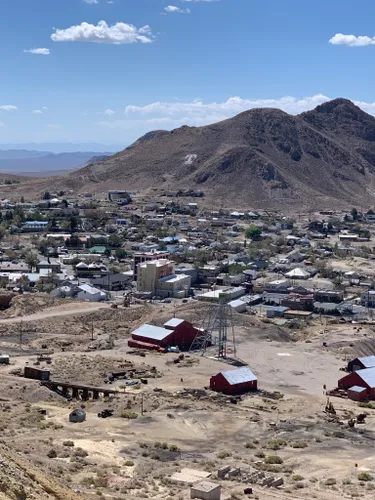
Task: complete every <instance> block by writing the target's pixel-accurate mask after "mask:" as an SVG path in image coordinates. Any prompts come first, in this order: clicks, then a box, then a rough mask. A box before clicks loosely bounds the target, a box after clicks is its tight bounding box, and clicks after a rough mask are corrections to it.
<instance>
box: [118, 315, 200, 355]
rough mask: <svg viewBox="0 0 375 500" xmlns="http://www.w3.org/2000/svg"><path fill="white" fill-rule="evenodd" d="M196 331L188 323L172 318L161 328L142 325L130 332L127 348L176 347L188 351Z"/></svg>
mask: <svg viewBox="0 0 375 500" xmlns="http://www.w3.org/2000/svg"><path fill="white" fill-rule="evenodd" d="M198 331H199V330H198V329H197V328H195V327H194V326H193V325H192V324H191V323H189V321H185V320H184V319H179V318H172V319H170V320H169V321H167V322H166V323H165V324H164V326H163V327H160V326H154V325H148V324H144V325H142V326H140V327H139V328H138V329H137V330H135V331H134V332H132V338H131V339H130V340H129V341H128V345H129V347H139V348H145V349H161V350H164V349H166V348H168V347H178V348H179V349H181V350H188V349H189V348H190V346H191V344H192V343H193V340H194V339H195V337H196V335H197V333H198Z"/></svg>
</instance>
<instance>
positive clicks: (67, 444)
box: [63, 441, 74, 447]
mask: <svg viewBox="0 0 375 500" xmlns="http://www.w3.org/2000/svg"><path fill="white" fill-rule="evenodd" d="M63 446H69V447H73V446H74V441H64V442H63Z"/></svg>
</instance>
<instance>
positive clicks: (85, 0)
mask: <svg viewBox="0 0 375 500" xmlns="http://www.w3.org/2000/svg"><path fill="white" fill-rule="evenodd" d="M83 1H84V2H85V3H88V4H90V5H91V4H98V3H99V2H98V0H83Z"/></svg>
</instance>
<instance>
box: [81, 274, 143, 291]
mask: <svg viewBox="0 0 375 500" xmlns="http://www.w3.org/2000/svg"><path fill="white" fill-rule="evenodd" d="M132 280H133V276H132V275H129V274H124V273H113V274H107V275H105V276H100V277H93V278H91V279H90V282H91V284H92V285H93V286H95V287H98V288H103V289H104V290H108V291H116V290H124V288H125V287H126V285H128V284H129V283H131V282H132Z"/></svg>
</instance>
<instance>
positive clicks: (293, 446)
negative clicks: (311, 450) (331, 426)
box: [292, 441, 308, 448]
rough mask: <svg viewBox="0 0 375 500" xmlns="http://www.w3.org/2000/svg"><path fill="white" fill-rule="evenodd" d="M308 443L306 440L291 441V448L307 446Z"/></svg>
mask: <svg viewBox="0 0 375 500" xmlns="http://www.w3.org/2000/svg"><path fill="white" fill-rule="evenodd" d="M307 447H308V444H307V443H306V441H296V442H295V443H292V448H307Z"/></svg>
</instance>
